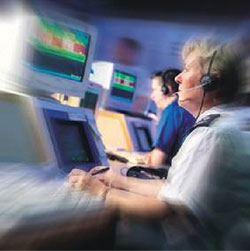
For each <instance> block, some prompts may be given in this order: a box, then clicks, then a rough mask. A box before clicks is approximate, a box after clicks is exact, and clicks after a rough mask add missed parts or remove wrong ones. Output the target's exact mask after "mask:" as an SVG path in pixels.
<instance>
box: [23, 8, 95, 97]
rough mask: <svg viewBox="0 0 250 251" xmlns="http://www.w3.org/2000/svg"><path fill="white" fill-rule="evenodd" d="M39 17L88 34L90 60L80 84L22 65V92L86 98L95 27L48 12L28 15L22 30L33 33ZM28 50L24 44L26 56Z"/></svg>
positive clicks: (88, 59)
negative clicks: (33, 24)
mask: <svg viewBox="0 0 250 251" xmlns="http://www.w3.org/2000/svg"><path fill="white" fill-rule="evenodd" d="M37 16H38V17H41V18H44V19H47V20H51V21H53V22H56V23H58V24H59V25H62V26H64V27H66V28H70V29H76V30H79V31H81V32H84V33H87V34H88V35H89V36H90V45H89V50H88V58H87V62H86V65H85V71H84V74H83V77H82V81H80V82H78V81H75V80H70V79H67V78H62V77H59V76H55V75H50V74H46V73H43V72H38V71H34V70H32V69H30V68H29V67H27V66H25V65H23V64H20V72H21V76H18V81H19V82H20V84H21V86H20V88H21V90H23V91H24V92H25V93H27V92H28V93H29V92H30V91H33V92H35V93H39V92H41V93H61V94H65V95H68V96H76V97H84V93H85V89H86V87H87V83H88V78H89V74H90V71H91V64H92V61H93V56H94V49H95V43H96V36H97V31H96V28H95V27H94V26H93V25H91V24H89V23H87V22H84V21H82V20H78V19H75V18H72V17H69V16H65V15H63V14H59V13H55V12H53V13H49V12H47V13H46V14H44V13H43V14H41V13H39V15H36V14H29V15H26V17H25V18H24V21H23V24H22V28H23V29H25V33H26V34H29V33H30V32H31V26H32V23H33V22H34V19H35V18H36V17H37ZM26 36H28V35H26ZM26 50H27V47H25V44H23V48H22V51H23V53H24V54H25V53H26Z"/></svg>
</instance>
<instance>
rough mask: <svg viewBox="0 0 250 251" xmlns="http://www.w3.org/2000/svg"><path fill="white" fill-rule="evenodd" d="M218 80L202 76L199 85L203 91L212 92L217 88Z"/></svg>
mask: <svg viewBox="0 0 250 251" xmlns="http://www.w3.org/2000/svg"><path fill="white" fill-rule="evenodd" d="M218 82H219V81H218V78H216V77H213V76H210V75H207V74H206V75H204V76H202V78H201V80H200V83H201V86H202V89H203V90H204V91H214V90H215V89H216V88H217V87H218Z"/></svg>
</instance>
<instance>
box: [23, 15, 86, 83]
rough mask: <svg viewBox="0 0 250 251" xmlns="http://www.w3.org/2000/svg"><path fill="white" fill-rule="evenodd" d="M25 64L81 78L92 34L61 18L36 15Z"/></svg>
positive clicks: (68, 76)
mask: <svg viewBox="0 0 250 251" xmlns="http://www.w3.org/2000/svg"><path fill="white" fill-rule="evenodd" d="M27 42H28V45H27V50H28V52H29V53H28V54H27V57H26V60H25V62H24V63H25V64H26V65H27V66H28V67H30V68H31V69H32V70H35V71H39V72H42V73H46V74H51V75H55V76H59V77H62V78H67V79H70V80H74V81H78V82H81V81H82V79H83V76H84V72H85V67H86V62H87V57H88V51H89V46H90V35H89V34H87V33H86V32H83V31H80V30H77V29H74V28H70V27H66V26H64V25H62V24H60V23H58V22H55V21H52V20H48V19H44V18H38V17H37V18H35V19H34V24H33V26H32V32H31V35H30V37H29V38H28V40H27Z"/></svg>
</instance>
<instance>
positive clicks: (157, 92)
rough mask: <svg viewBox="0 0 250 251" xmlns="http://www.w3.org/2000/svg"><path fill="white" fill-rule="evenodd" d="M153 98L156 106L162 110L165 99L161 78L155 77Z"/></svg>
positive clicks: (153, 80)
mask: <svg viewBox="0 0 250 251" xmlns="http://www.w3.org/2000/svg"><path fill="white" fill-rule="evenodd" d="M151 87H152V91H151V96H150V98H151V99H152V100H153V101H154V102H155V104H156V106H157V107H158V108H160V109H162V101H163V99H164V95H163V93H162V91H161V87H162V78H161V77H154V78H153V79H152V82H151Z"/></svg>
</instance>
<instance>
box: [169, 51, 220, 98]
mask: <svg viewBox="0 0 250 251" xmlns="http://www.w3.org/2000/svg"><path fill="white" fill-rule="evenodd" d="M216 53H217V50H215V51H214V52H213V54H212V57H211V60H210V63H209V66H208V70H207V73H206V74H205V75H203V76H202V77H201V79H200V85H197V86H195V87H192V88H188V89H183V90H181V91H177V92H175V93H173V95H178V93H179V92H189V91H193V90H195V89H198V88H202V89H203V90H204V91H205V92H207V91H208V92H209V91H214V90H215V89H216V88H218V85H219V82H220V80H219V78H218V77H215V76H211V73H210V72H211V68H212V65H213V62H214V59H215V56H216Z"/></svg>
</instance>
